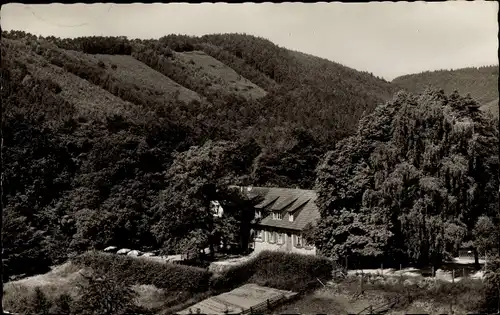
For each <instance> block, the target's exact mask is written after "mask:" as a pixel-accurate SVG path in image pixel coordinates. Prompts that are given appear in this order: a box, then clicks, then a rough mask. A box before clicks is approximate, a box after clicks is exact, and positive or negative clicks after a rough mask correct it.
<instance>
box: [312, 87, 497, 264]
mask: <svg viewBox="0 0 500 315" xmlns="http://www.w3.org/2000/svg"><path fill="white" fill-rule="evenodd" d="M478 108H479V104H478V103H477V102H475V101H474V100H473V99H471V98H470V97H462V96H460V95H459V94H458V93H452V94H450V95H446V94H445V93H444V92H443V91H442V90H441V91H432V90H428V91H426V92H425V93H423V94H421V95H419V96H414V95H411V94H406V93H405V92H400V93H398V94H397V95H396V96H395V97H394V99H393V100H392V101H391V102H387V103H386V104H384V105H381V106H379V107H377V108H376V110H375V111H374V112H373V113H371V114H369V115H367V116H365V117H363V118H362V119H361V121H360V123H359V126H358V131H357V132H356V134H355V135H353V136H351V137H348V138H346V139H344V140H342V141H340V142H339V143H338V144H337V146H336V148H335V150H332V151H329V152H328V153H327V155H326V157H325V159H324V160H322V161H321V165H320V166H319V169H318V187H317V190H318V194H319V200H318V206H319V207H320V211H321V214H322V217H323V220H322V222H321V224H320V226H319V228H318V229H317V231H313V232H315V233H311V234H312V235H315V236H316V243H317V245H318V247H319V248H320V250H321V251H322V252H323V253H324V254H326V255H328V256H331V257H335V258H337V259H344V258H345V257H349V259H350V260H351V261H355V262H358V263H360V264H362V263H363V262H365V263H366V262H372V263H373V262H379V263H380V262H381V261H382V262H385V263H386V265H387V264H388V263H389V262H390V263H391V264H392V265H393V266H399V264H400V263H402V264H407V263H415V264H419V265H427V264H429V263H431V264H434V265H439V263H440V262H442V261H443V260H444V259H445V258H450V257H453V256H452V255H455V254H456V252H457V250H458V248H459V247H462V246H464V245H466V244H467V243H468V244H469V246H471V247H474V248H475V255H476V261H477V257H478V251H480V252H481V253H484V252H485V251H491V250H493V249H494V248H497V249H500V211H499V208H498V203H499V199H498V197H499V160H498V139H499V138H498V136H499V135H498V120H495V119H492V118H490V117H489V116H487V115H484V114H483V113H482V112H481V111H479V109H478ZM495 254H498V253H496V252H495Z"/></svg>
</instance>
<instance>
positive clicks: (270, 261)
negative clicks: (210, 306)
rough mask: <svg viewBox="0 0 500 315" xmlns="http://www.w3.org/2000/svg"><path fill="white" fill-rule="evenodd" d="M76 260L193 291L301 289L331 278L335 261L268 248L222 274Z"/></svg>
mask: <svg viewBox="0 0 500 315" xmlns="http://www.w3.org/2000/svg"><path fill="white" fill-rule="evenodd" d="M73 263H75V264H76V265H78V266H80V267H89V268H91V269H92V270H94V271H95V272H97V273H106V274H108V275H110V276H114V277H116V278H117V279H119V280H120V281H122V282H123V283H124V284H127V285H133V284H152V285H154V286H156V287H158V288H162V289H168V290H171V291H188V292H191V293H196V292H205V291H209V290H213V291H216V292H219V291H229V290H232V289H234V288H236V287H238V286H240V285H243V284H245V283H247V282H252V283H256V284H259V285H262V286H269V287H273V288H277V289H285V290H291V291H297V292H300V291H303V290H306V289H310V288H313V287H315V286H316V285H318V284H319V283H320V282H319V281H318V279H319V280H320V281H322V282H324V281H326V280H328V279H329V278H330V276H331V274H332V270H333V264H332V262H331V261H330V260H328V259H326V258H322V257H316V256H306V255H300V254H289V253H279V252H268V251H265V252H262V253H260V254H259V255H257V256H256V257H254V258H252V259H250V260H249V261H247V262H245V263H242V264H240V265H237V266H234V267H232V268H229V269H227V270H225V271H223V272H222V273H220V274H212V273H211V272H210V271H208V270H207V269H202V268H197V267H191V266H184V265H176V264H169V263H166V264H162V263H158V262H153V261H147V260H143V259H137V258H133V257H127V256H118V255H113V254H106V253H99V252H87V253H85V254H82V255H80V256H78V257H75V258H73Z"/></svg>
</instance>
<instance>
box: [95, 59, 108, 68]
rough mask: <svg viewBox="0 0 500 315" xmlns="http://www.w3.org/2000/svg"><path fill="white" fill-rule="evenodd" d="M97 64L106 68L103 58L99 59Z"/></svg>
mask: <svg viewBox="0 0 500 315" xmlns="http://www.w3.org/2000/svg"><path fill="white" fill-rule="evenodd" d="M97 65H98V66H99V68H103V69H105V68H106V64H105V63H104V62H103V61H102V60H99V61H98V62H97Z"/></svg>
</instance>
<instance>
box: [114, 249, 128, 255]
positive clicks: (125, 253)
mask: <svg viewBox="0 0 500 315" xmlns="http://www.w3.org/2000/svg"><path fill="white" fill-rule="evenodd" d="M130 251H131V249H128V248H122V249H120V250H119V251H117V252H116V253H117V254H118V255H127V254H128V253H129V252H130Z"/></svg>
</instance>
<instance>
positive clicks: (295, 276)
mask: <svg viewBox="0 0 500 315" xmlns="http://www.w3.org/2000/svg"><path fill="white" fill-rule="evenodd" d="M333 268H334V264H333V263H332V262H331V261H330V260H328V259H326V258H323V257H317V256H309V255H301V254H293V253H283V252H272V251H263V252H261V253H260V254H259V255H257V256H256V257H254V258H252V259H250V260H248V261H246V262H244V263H242V264H241V265H237V266H234V267H232V268H229V269H227V270H226V271H223V272H222V273H220V274H218V275H215V276H214V277H212V279H211V287H212V288H214V289H215V290H231V289H233V288H235V287H238V286H240V285H242V284H244V283H247V282H252V283H256V284H259V285H262V286H269V287H273V288H277V289H284V290H291V291H296V292H300V291H303V290H307V289H310V288H312V287H315V286H316V285H318V284H319V281H318V279H320V280H321V281H326V280H328V279H330V278H331V275H332V271H333Z"/></svg>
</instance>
